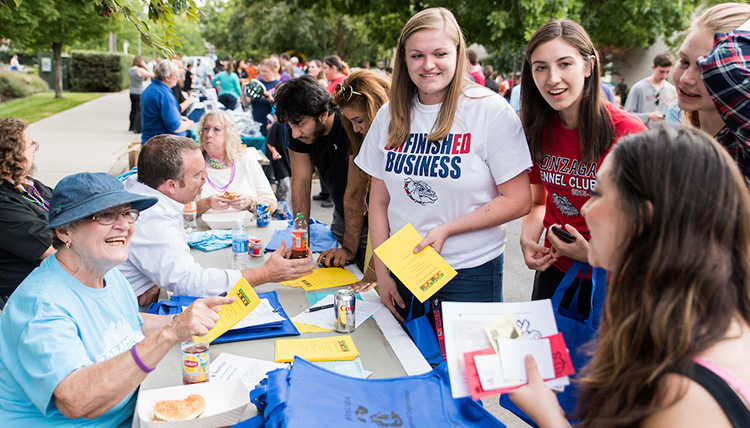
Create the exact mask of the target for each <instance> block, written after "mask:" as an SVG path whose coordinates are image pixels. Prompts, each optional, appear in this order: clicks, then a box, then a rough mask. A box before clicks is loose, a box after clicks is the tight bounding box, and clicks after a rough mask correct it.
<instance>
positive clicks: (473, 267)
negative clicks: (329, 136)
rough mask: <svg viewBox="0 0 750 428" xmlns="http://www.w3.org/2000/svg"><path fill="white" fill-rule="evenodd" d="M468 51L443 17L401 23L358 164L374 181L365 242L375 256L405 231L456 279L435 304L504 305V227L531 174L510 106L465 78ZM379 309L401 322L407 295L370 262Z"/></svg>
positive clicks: (521, 207)
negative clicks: (387, 85)
mask: <svg viewBox="0 0 750 428" xmlns="http://www.w3.org/2000/svg"><path fill="white" fill-rule="evenodd" d="M465 63H466V42H465V41H464V38H463V34H462V32H461V28H460V27H459V25H458V22H456V19H455V17H454V16H453V14H451V12H450V11H448V10H447V9H444V8H431V9H425V10H423V11H421V12H419V13H417V14H416V15H414V16H413V17H412V18H411V19H410V20H409V22H407V23H406V25H405V26H404V28H403V30H402V31H401V35H400V37H399V42H398V49H397V50H396V60H395V67H394V70H393V83H392V86H391V94H390V102H389V103H388V104H386V105H384V106H383V107H382V108H381V109H380V111H379V112H378V114H377V116H376V117H375V120H374V121H373V123H372V126H371V127H370V129H369V131H368V133H367V136H366V137H365V141H364V144H363V145H362V148H361V149H360V153H359V155H358V156H357V158H356V163H357V165H359V166H360V167H361V168H362V170H363V171H365V172H366V173H368V174H369V175H371V176H372V184H371V190H370V203H369V208H370V211H369V214H370V215H369V217H370V218H369V224H370V237H371V239H372V246H373V248H377V247H378V246H379V245H380V244H382V243H383V242H384V241H385V240H386V239H388V237H390V236H391V235H393V234H395V233H396V232H398V231H399V230H401V229H402V228H403V227H404V226H406V225H407V224H408V223H411V224H412V225H413V226H414V227H415V228H416V230H417V231H418V232H419V233H420V235H421V236H423V237H424V239H423V240H422V241H421V242H420V243H419V244H418V245H417V246H416V247H415V248H414V252H419V251H422V250H423V249H424V248H425V247H427V246H428V245H429V246H432V247H433V248H434V249H435V250H436V251H437V252H438V253H440V254H441V255H442V256H443V258H444V259H445V260H446V261H447V262H448V263H449V264H450V265H451V266H453V267H454V268H455V269H456V270H457V271H458V275H457V276H456V277H454V278H453V279H452V280H451V281H450V282H449V283H448V284H447V285H445V286H444V287H443V288H441V289H440V290H439V291H438V292H437V293H436V294H435V296H434V297H435V298H437V299H440V300H450V301H484V302H491V301H497V302H499V301H502V265H503V251H504V248H505V226H504V224H505V223H506V222H508V221H510V220H513V219H516V218H519V217H520V216H523V215H525V214H526V213H528V211H529V208H530V206H531V205H530V204H531V194H530V192H529V180H528V172H527V170H528V169H529V167H530V166H531V158H530V156H529V152H528V147H527V146H526V141H525V138H524V136H523V130H522V129H521V123H520V121H519V119H518V116H517V115H516V114H515V113H514V112H513V110H512V109H511V108H510V106H509V105H508V103H507V102H506V101H505V100H503V99H502V98H501V97H500V96H499V95H497V94H495V93H494V92H492V91H490V90H489V89H487V88H485V87H483V86H479V85H476V84H474V83H472V82H470V81H469V80H468V78H467V74H466V66H465ZM375 269H376V273H377V278H378V284H379V286H380V300H381V301H382V302H383V304H384V305H385V306H387V307H388V308H389V309H390V310H391V312H393V313H394V315H395V316H396V317H397V318H398V319H400V320H403V319H404V315H405V314H406V313H407V311H408V309H406V306H407V303H409V302H410V301H411V293H410V292H409V291H408V290H407V289H406V288H405V287H404V286H403V284H401V283H400V282H398V281H397V280H396V279H395V277H393V276H391V274H390V272H389V270H388V268H387V267H386V266H385V265H384V264H383V262H382V261H380V259H379V258H377V257H376V259H375Z"/></svg>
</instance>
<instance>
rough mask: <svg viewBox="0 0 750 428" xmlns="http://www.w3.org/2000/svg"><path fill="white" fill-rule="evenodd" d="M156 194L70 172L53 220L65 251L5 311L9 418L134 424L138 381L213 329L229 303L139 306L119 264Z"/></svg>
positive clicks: (2, 340)
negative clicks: (154, 310) (170, 312)
mask: <svg viewBox="0 0 750 428" xmlns="http://www.w3.org/2000/svg"><path fill="white" fill-rule="evenodd" d="M155 203H156V198H151V197H145V196H142V195H137V194H134V193H129V192H127V191H125V190H124V189H123V186H122V184H121V183H120V182H119V181H117V180H116V179H115V178H113V177H111V176H109V175H107V174H103V173H96V174H95V173H80V174H74V175H71V176H68V177H65V178H63V179H62V180H61V181H60V183H59V184H58V185H57V187H56V188H55V190H54V192H53V193H52V199H51V201H50V211H49V225H48V227H49V228H50V229H52V230H53V231H54V238H53V246H55V248H56V249H57V253H56V254H55V255H53V256H50V257H48V258H46V259H45V260H44V261H43V262H42V264H41V265H40V266H39V267H38V268H36V269H35V270H34V271H33V272H32V273H31V274H29V276H28V277H27V278H26V279H25V280H24V281H23V282H22V283H21V285H20V286H19V287H18V289H17V290H16V291H15V292H14V293H13V295H12V296H11V297H10V299H9V300H8V304H7V306H6V307H5V310H4V311H3V312H2V317H0V384H2V385H4V387H3V388H1V389H0V420H2V421H3V422H4V423H7V424H9V425H11V426H21V425H22V424H27V425H28V426H87V425H97V424H98V425H107V426H120V425H127V426H129V425H130V424H131V419H132V417H133V412H134V409H135V401H136V394H135V391H136V389H137V387H138V385H140V383H141V382H142V381H143V380H144V379H145V377H146V375H147V373H149V372H151V371H152V370H153V368H154V367H155V366H156V364H157V363H159V361H161V359H162V358H164V356H165V355H166V354H167V353H168V352H169V350H170V349H171V348H172V347H173V346H174V345H175V344H177V343H179V342H182V341H185V340H187V339H188V338H190V337H191V336H193V335H199V336H200V335H205V334H206V333H207V332H208V330H210V329H211V328H212V327H213V326H214V324H215V323H216V321H217V320H218V315H217V314H216V312H217V311H218V309H219V305H222V304H228V303H232V302H233V300H234V299H233V298H231V297H229V298H227V297H216V298H211V299H206V300H201V301H197V302H196V303H194V304H193V305H191V306H190V307H189V308H188V309H187V310H185V311H184V312H183V313H182V314H180V315H178V316H176V317H169V316H159V315H150V314H139V313H138V303H137V301H136V298H135V295H134V294H133V290H132V288H131V286H130V284H129V283H128V282H127V280H126V279H125V278H124V277H123V276H122V274H120V272H119V271H118V270H117V269H115V267H116V266H117V265H118V264H120V263H121V262H123V261H125V260H126V259H127V257H128V245H129V243H130V238H131V237H132V235H133V231H134V230H135V221H136V220H137V219H138V214H139V211H142V210H145V209H147V208H149V207H150V206H152V205H153V204H155Z"/></svg>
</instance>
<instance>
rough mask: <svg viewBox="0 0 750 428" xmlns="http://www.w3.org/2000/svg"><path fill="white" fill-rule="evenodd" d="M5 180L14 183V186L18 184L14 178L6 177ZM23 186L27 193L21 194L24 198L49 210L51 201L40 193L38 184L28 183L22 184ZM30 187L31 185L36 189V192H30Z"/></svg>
mask: <svg viewBox="0 0 750 428" xmlns="http://www.w3.org/2000/svg"><path fill="white" fill-rule="evenodd" d="M5 181H7V182H8V183H10V184H12V185H13V186H15V185H16V183H14V182H13V180H8V179H6V180H5ZM21 187H22V188H23V191H24V193H25V194H24V193H22V194H21V197H22V198H24V199H26V200H27V201H29V202H31V203H34V204H37V205H39V206H40V207H42V208H43V209H44V210H45V211H49V201H48V200H46V199H44V196H42V194H41V193H39V190H38V189H37V188H36V186H34V185H33V184H26V185H23V184H22V185H21ZM28 187H31V188H32V189H33V190H34V192H33V193H32V192H29V189H28Z"/></svg>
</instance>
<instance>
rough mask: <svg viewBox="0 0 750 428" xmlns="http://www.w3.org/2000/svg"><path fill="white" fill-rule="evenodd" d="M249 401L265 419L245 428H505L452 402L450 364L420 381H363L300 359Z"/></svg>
mask: <svg viewBox="0 0 750 428" xmlns="http://www.w3.org/2000/svg"><path fill="white" fill-rule="evenodd" d="M250 398H251V400H252V401H253V403H254V404H255V405H256V407H257V408H258V412H259V413H260V415H258V416H256V417H255V418H253V419H252V420H251V421H248V422H247V424H245V425H242V426H246V427H250V426H263V427H265V428H330V427H357V426H362V427H363V428H364V427H378V426H381V427H386V426H390V427H398V426H401V427H410V426H418V427H431V428H443V427H445V428H448V427H455V428H469V427H472V428H499V427H505V424H503V423H502V422H500V421H499V420H497V419H496V418H495V417H494V416H492V414H490V413H489V412H488V411H487V410H485V409H484V408H483V407H482V406H481V404H479V403H478V402H476V401H474V400H472V399H471V398H468V397H467V398H459V399H454V398H453V397H452V396H451V390H450V381H449V379H448V367H447V365H446V364H441V365H439V366H438V367H436V368H435V369H433V370H432V371H430V372H427V373H424V374H421V375H417V376H405V377H397V378H390V379H359V378H352V377H348V376H344V375H340V374H338V373H334V372H331V371H328V370H325V369H323V368H320V367H318V366H316V365H314V364H312V363H310V362H308V361H306V360H303V359H301V358H298V357H297V358H295V360H294V365H293V366H292V368H291V369H279V370H274V371H272V372H269V373H268V378H267V379H264V380H263V381H262V382H261V383H260V385H259V386H258V387H257V388H255V389H254V390H253V391H252V392H251V393H250ZM261 419H262V425H261V424H260V422H261V421H260V420H261Z"/></svg>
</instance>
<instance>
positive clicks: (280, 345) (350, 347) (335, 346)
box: [275, 336, 359, 363]
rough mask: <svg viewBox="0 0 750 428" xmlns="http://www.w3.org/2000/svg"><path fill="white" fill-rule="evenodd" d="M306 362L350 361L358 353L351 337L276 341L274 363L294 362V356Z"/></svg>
mask: <svg viewBox="0 0 750 428" xmlns="http://www.w3.org/2000/svg"><path fill="white" fill-rule="evenodd" d="M295 355H297V356H300V357H302V358H304V359H306V360H308V361H338V360H344V361H350V360H353V359H355V358H357V355H359V351H358V350H357V348H356V347H355V346H354V342H353V341H352V337H351V336H330V337H315V338H312V339H284V340H277V341H276V358H275V360H276V362H277V363H286V362H292V361H294V356H295Z"/></svg>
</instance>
